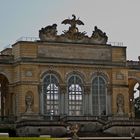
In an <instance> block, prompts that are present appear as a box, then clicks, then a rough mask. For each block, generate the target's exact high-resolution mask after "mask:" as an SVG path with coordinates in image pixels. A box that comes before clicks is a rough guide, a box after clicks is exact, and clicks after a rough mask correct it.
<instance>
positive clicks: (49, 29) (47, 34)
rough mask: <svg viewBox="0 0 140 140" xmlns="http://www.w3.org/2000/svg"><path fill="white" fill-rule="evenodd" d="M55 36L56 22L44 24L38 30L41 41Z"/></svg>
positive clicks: (52, 38)
mask: <svg viewBox="0 0 140 140" xmlns="http://www.w3.org/2000/svg"><path fill="white" fill-rule="evenodd" d="M56 36H57V24H53V25H49V26H46V27H45V28H42V29H41V30H39V38H40V40H42V41H46V40H54V39H55V37H56Z"/></svg>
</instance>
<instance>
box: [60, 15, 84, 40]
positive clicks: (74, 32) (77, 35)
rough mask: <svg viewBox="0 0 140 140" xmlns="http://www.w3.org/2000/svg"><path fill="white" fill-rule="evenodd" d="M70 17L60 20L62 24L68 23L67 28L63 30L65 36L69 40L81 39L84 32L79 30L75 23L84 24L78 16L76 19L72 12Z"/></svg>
mask: <svg viewBox="0 0 140 140" xmlns="http://www.w3.org/2000/svg"><path fill="white" fill-rule="evenodd" d="M72 17H73V18H72V19H65V20H64V21H62V24H70V27H69V30H67V31H63V32H64V34H63V35H62V36H64V37H65V38H67V39H69V40H82V39H83V38H85V34H86V32H79V30H78V28H77V27H76V25H84V23H83V22H82V21H81V20H80V19H79V18H78V19H76V16H75V15H74V14H73V15H72Z"/></svg>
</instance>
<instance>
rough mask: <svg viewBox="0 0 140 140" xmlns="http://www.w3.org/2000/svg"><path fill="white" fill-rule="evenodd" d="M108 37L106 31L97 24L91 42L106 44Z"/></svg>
mask: <svg viewBox="0 0 140 140" xmlns="http://www.w3.org/2000/svg"><path fill="white" fill-rule="evenodd" d="M107 40H108V37H107V35H106V33H104V32H103V31H102V30H100V29H99V28H98V27H97V26H95V27H94V31H93V33H92V36H91V42H92V43H95V44H106V43H107Z"/></svg>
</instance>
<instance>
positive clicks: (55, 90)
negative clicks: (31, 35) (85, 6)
mask: <svg viewBox="0 0 140 140" xmlns="http://www.w3.org/2000/svg"><path fill="white" fill-rule="evenodd" d="M62 24H70V27H69V29H68V30H67V31H64V33H63V34H61V35H57V25H56V24H53V25H52V26H47V27H45V28H42V29H41V30H40V31H39V37H40V40H36V41H18V42H16V43H15V44H13V45H12V48H7V49H5V50H3V51H1V55H0V79H1V80H0V81H1V116H2V117H4V116H8V117H9V118H10V117H11V116H12V117H13V118H16V119H14V120H12V122H13V121H14V131H15V132H16V135H18V136H32V135H34V136H35V135H37V136H39V135H44V134H47V135H51V136H57V137H60V136H66V135H67V134H68V128H69V127H70V126H71V125H73V124H74V125H75V124H76V125H78V128H79V132H78V133H79V135H80V134H81V133H86V132H87V133H88V134H89V133H91V134H93V133H94V132H95V133H98V132H101V131H102V133H103V134H104V133H108V134H113V135H118V136H128V135H129V134H130V133H129V130H131V129H132V128H133V127H135V130H136V135H139V133H138V132H139V126H140V121H139V110H136V105H137V106H138V105H139V104H138V103H137V104H136V103H135V100H136V99H135V98H134V87H135V85H136V84H137V83H138V84H139V83H140V63H139V61H127V58H126V47H125V46H112V45H111V44H108V43H107V40H108V37H107V35H106V33H104V32H103V31H101V30H100V29H98V28H97V27H96V26H95V29H94V31H93V34H92V35H91V37H89V36H86V35H85V34H86V33H85V32H80V31H79V29H78V28H77V25H84V23H83V22H82V21H81V20H79V19H76V16H75V15H73V18H72V19H66V20H64V21H63V22H62ZM136 101H137V102H138V101H139V100H138V99H137V100H136ZM135 118H137V125H132V124H134V122H135ZM11 125H12V124H11ZM12 128H13V127H12ZM118 129H122V131H121V132H120V131H117V130H118Z"/></svg>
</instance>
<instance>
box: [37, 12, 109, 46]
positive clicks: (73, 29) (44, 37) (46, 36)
mask: <svg viewBox="0 0 140 140" xmlns="http://www.w3.org/2000/svg"><path fill="white" fill-rule="evenodd" d="M61 23H62V24H69V25H70V26H69V29H68V30H64V31H63V33H62V34H61V35H57V24H52V25H49V26H46V27H45V28H42V29H41V30H39V38H40V40H41V41H50V42H72V43H89V44H106V43H107V40H108V37H107V35H106V33H104V32H103V31H101V30H100V29H99V28H98V27H97V26H95V28H94V31H93V33H92V35H91V37H89V36H87V35H86V34H87V33H86V32H85V31H84V32H80V31H79V29H78V28H77V25H84V23H83V22H82V21H81V20H80V19H79V18H76V16H75V15H74V14H73V15H72V18H71V19H70V18H68V19H65V20H63V21H62V22H61Z"/></svg>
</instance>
